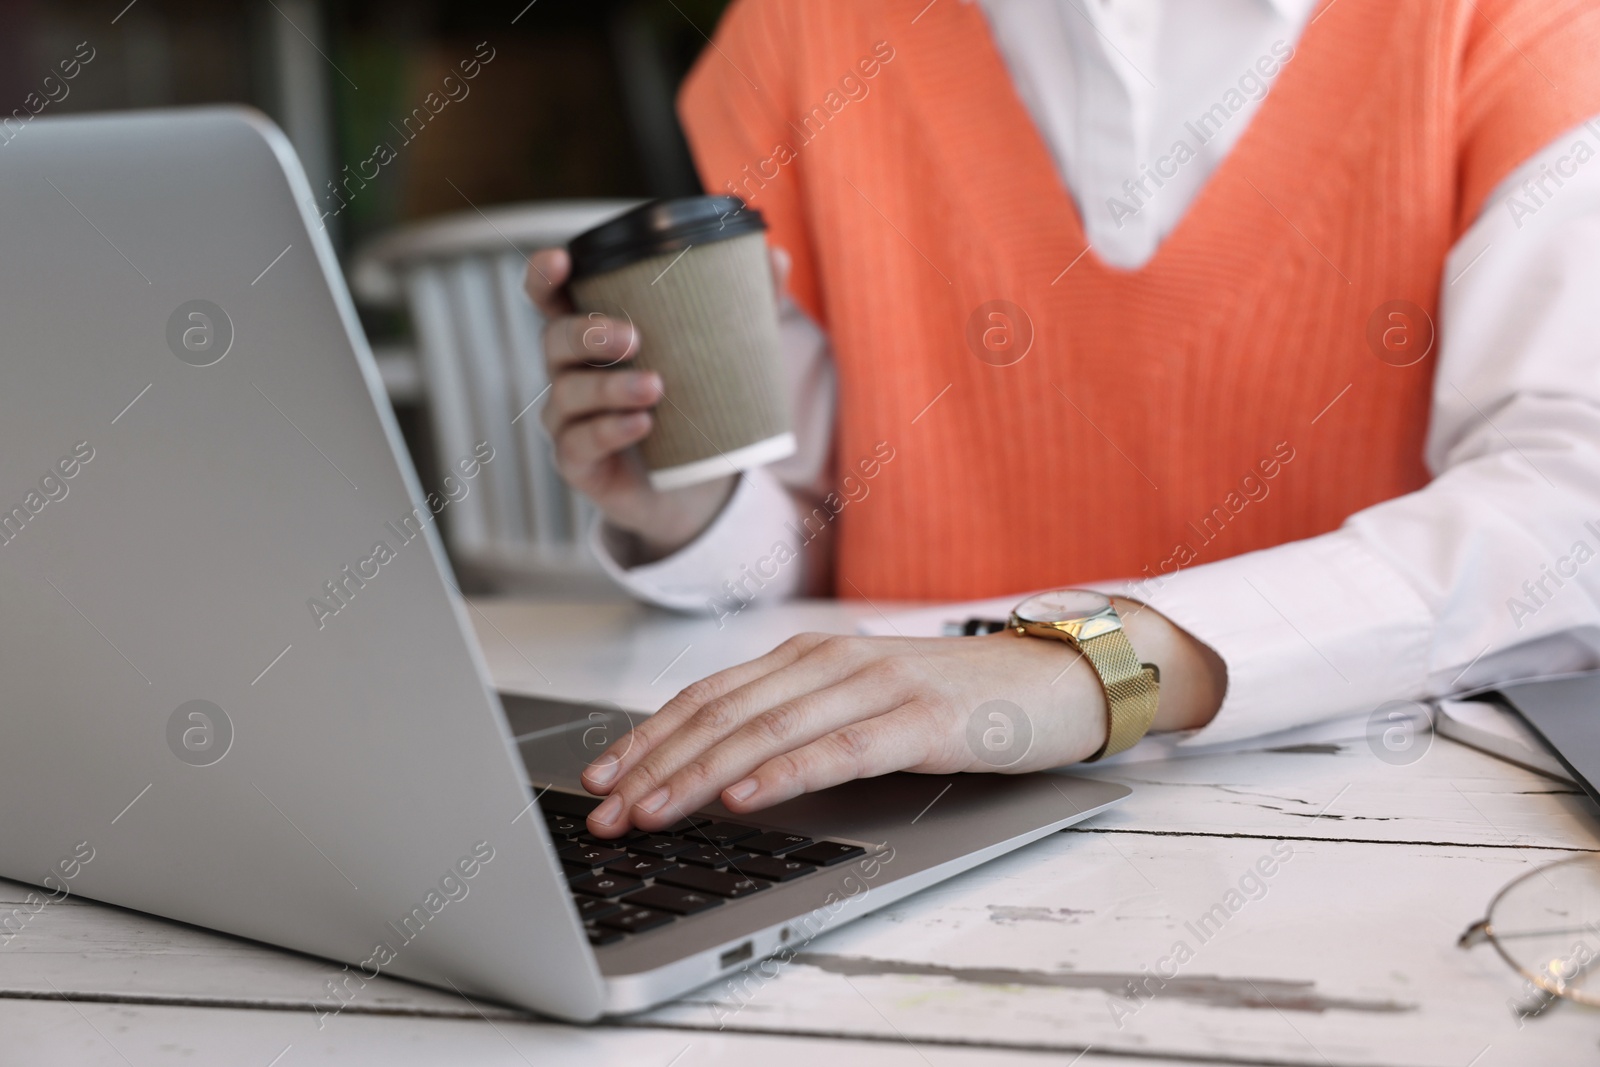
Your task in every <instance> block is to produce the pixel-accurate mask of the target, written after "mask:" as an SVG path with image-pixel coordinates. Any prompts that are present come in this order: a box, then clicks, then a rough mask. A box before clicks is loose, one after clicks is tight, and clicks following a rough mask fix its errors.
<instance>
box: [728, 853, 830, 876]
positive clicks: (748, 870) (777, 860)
mask: <svg viewBox="0 0 1600 1067" xmlns="http://www.w3.org/2000/svg"><path fill="white" fill-rule="evenodd" d="M737 870H738V873H740V874H753V875H755V876H756V877H757V878H766V879H769V880H771V881H774V882H788V881H793V880H794V879H796V878H799V877H800V876H801V875H805V874H810V873H811V872H812V871H814V870H816V867H814V866H812V865H811V864H809V863H801V862H800V861H799V860H794V859H788V858H783V857H778V856H751V857H750V858H749V859H747V860H741V861H740V863H739V866H738V868H737Z"/></svg>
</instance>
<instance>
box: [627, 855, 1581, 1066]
mask: <svg viewBox="0 0 1600 1067" xmlns="http://www.w3.org/2000/svg"><path fill="white" fill-rule="evenodd" d="M1274 845H1276V846H1277V847H1278V849H1279V850H1280V851H1279V853H1278V854H1277V856H1278V857H1279V858H1278V859H1277V860H1276V862H1275V864H1273V865H1272V870H1273V874H1272V875H1271V877H1266V878H1261V877H1260V876H1259V874H1258V875H1257V877H1258V878H1259V879H1260V881H1259V888H1258V886H1257V884H1256V882H1254V881H1251V882H1248V883H1247V885H1246V888H1247V890H1248V894H1253V895H1254V897H1255V899H1252V898H1251V896H1250V895H1248V894H1247V893H1245V892H1240V883H1241V880H1242V879H1245V878H1246V876H1247V875H1249V874H1250V872H1251V871H1252V870H1253V869H1254V868H1255V866H1256V864H1257V863H1258V861H1260V860H1261V859H1262V858H1263V857H1267V858H1269V859H1272V858H1273V857H1274V856H1275V854H1274V852H1273V846H1274ZM1284 853H1287V856H1288V858H1287V859H1286V860H1285V859H1282V858H1281V857H1282V855H1283V854H1284ZM1556 855H1561V854H1560V853H1554V854H1552V853H1548V852H1542V851H1541V852H1538V853H1534V854H1530V852H1529V851H1528V850H1521V849H1511V848H1492V847H1458V846H1436V845H1422V846H1415V845H1394V844H1365V843H1345V842H1335V841H1307V840H1299V841H1293V842H1272V841H1267V840H1259V839H1247V838H1212V837H1201V838H1196V837H1170V836H1158V835H1151V834H1129V833H1097V834H1090V833H1070V832H1069V833H1063V834H1058V835H1054V836H1052V837H1051V838H1048V839H1046V840H1044V841H1042V842H1040V843H1038V844H1036V845H1034V846H1030V847H1029V848H1028V849H1026V850H1024V851H1023V852H1021V853H1018V854H1015V855H1013V856H1010V857H1007V858H1004V859H1002V860H999V861H997V862H995V863H992V864H989V865H987V866H985V867H983V868H980V869H978V870H976V871H973V872H970V873H969V874H967V875H964V876H962V877H961V878H958V879H955V880H953V881H951V882H948V883H945V884H943V885H941V886H938V887H935V888H933V889H930V890H928V891H926V892H924V893H922V894H919V895H918V896H916V897H914V898H911V899H909V900H907V901H904V902H901V903H898V904H896V905H893V906H892V907H890V908H888V909H886V910H885V911H884V912H882V913H879V914H877V915H874V916H871V917H868V918H866V919H864V920H861V921H860V922H857V923H855V924H852V925H851V926H849V927H845V928H843V929H841V930H839V931H838V932H836V933H833V934H830V935H827V936H826V937H825V938H823V939H819V940H818V941H817V942H815V943H813V944H812V945H811V946H809V947H807V948H806V949H805V950H804V951H803V952H802V953H801V954H799V955H797V956H796V957H795V958H794V959H793V960H791V961H789V962H788V963H787V964H768V965H767V971H766V972H761V971H758V972H756V977H755V978H754V979H748V980H744V981H740V982H735V983H731V984H730V983H719V984H718V985H716V986H714V987H711V988H710V989H709V990H708V991H705V992H701V993H697V994H694V995H692V996H690V997H688V998H685V999H684V1000H683V1001H681V1002H679V1003H677V1004H675V1005H671V1006H668V1007H665V1008H662V1009H658V1010H657V1011H655V1012H653V1013H651V1014H649V1015H646V1016H644V1017H642V1019H641V1022H642V1023H644V1024H645V1025H659V1024H661V1023H667V1022H670V1023H674V1024H677V1025H681V1026H703V1027H707V1028H722V1029H740V1030H750V1031H764V1032H798V1033H814V1032H827V1033H831V1034H842V1035H865V1034H877V1035H880V1036H882V1035H889V1034H900V1035H904V1036H905V1037H907V1038H908V1039H910V1040H912V1041H915V1042H919V1043H920V1042H923V1041H950V1040H967V1041H984V1042H988V1043H992V1044H994V1045H996V1046H999V1047H1007V1046H1011V1047H1024V1048H1052V1047H1053V1048H1058V1049H1060V1050H1061V1051H1062V1053H1063V1054H1066V1053H1069V1052H1072V1051H1073V1050H1077V1049H1082V1048H1085V1047H1089V1046H1092V1047H1093V1048H1095V1049H1097V1050H1102V1051H1115V1052H1119V1053H1129V1054H1144V1055H1166V1056H1174V1057H1180V1058H1182V1057H1189V1058H1195V1059H1208V1060H1213V1061H1218V1062H1239V1063H1273V1064H1308V1065H1310V1064H1317V1065H1324V1067H1326V1065H1329V1064H1336V1065H1344V1064H1379V1063H1381V1064H1394V1065H1401V1064H1405V1065H1409V1064H1416V1065H1424V1064H1427V1065H1435V1064H1458V1065H1463V1067H1464V1065H1466V1064H1468V1063H1474V1064H1475V1065H1476V1067H1493V1065H1502V1064H1503V1065H1508V1067H1510V1065H1523V1064H1528V1063H1537V1062H1575V1056H1574V1054H1575V1053H1577V1052H1579V1051H1585V1052H1587V1053H1589V1054H1590V1055H1592V1054H1593V1052H1594V1050H1595V1048H1596V1041H1595V1036H1596V1033H1597V1032H1600V1027H1597V1025H1596V1024H1597V1022H1600V1018H1597V1016H1596V1014H1595V1013H1593V1012H1590V1011H1587V1010H1586V1009H1582V1008H1578V1007H1575V1006H1571V1005H1559V1006H1557V1007H1555V1008H1552V1009H1551V1010H1549V1011H1548V1012H1546V1013H1545V1015H1544V1016H1543V1017H1540V1018H1538V1019H1536V1020H1533V1021H1530V1022H1527V1023H1526V1024H1525V1025H1519V1021H1518V1020H1517V1019H1516V1018H1515V1017H1514V1016H1513V1014H1512V1012H1511V1010H1510V1008H1509V1007H1508V998H1512V997H1516V996H1519V995H1520V982H1519V980H1518V979H1517V978H1516V976H1515V975H1514V974H1513V973H1512V972H1511V971H1510V970H1509V969H1508V968H1506V967H1505V965H1504V964H1503V963H1502V962H1501V961H1500V960H1499V959H1498V957H1496V956H1495V955H1494V954H1493V952H1492V950H1490V949H1489V948H1487V947H1480V948H1477V949H1473V950H1462V949H1458V948H1457V947H1456V938H1457V936H1458V935H1459V934H1460V933H1461V932H1462V930H1463V929H1464V928H1465V927H1466V926H1467V925H1468V924H1469V923H1471V922H1472V921H1474V920H1476V919H1477V918H1479V917H1481V915H1482V913H1483V910H1484V907H1485V905H1486V904H1487V902H1488V900H1489V898H1490V896H1491V895H1492V894H1493V893H1494V892H1495V890H1497V889H1498V888H1499V887H1500V886H1501V885H1503V884H1504V883H1505V882H1506V881H1508V880H1510V879H1511V878H1512V877H1514V876H1516V875H1518V874H1520V873H1522V872H1523V871H1525V870H1528V869H1530V867H1531V866H1532V864H1533V863H1534V862H1536V861H1540V860H1545V859H1549V858H1552V857H1553V856H1556ZM1230 891H1232V892H1234V893H1235V894H1237V896H1236V897H1229V895H1228V894H1229V892H1230ZM1234 903H1237V907H1236V909H1235V910H1233V911H1231V912H1230V911H1229V910H1228V907H1229V905H1230V904H1234ZM1214 906H1221V908H1222V910H1221V911H1220V912H1214V911H1211V909H1212V908H1213V907H1214ZM1208 914H1210V915H1211V918H1210V919H1206V918H1205V917H1206V916H1207V915H1208ZM1180 944H1181V945H1183V946H1185V947H1184V948H1183V949H1181V950H1180V949H1179V948H1178V946H1179V945H1180ZM768 974H770V975H772V977H770V978H769V977H767V975H768ZM1163 974H1164V975H1165V976H1167V977H1168V978H1169V979H1170V980H1167V981H1165V982H1164V983H1163V982H1162V981H1161V976H1162V975H1163ZM1152 975H1155V976H1156V977H1151V976H1152ZM1141 982H1148V985H1147V986H1146V987H1145V992H1143V993H1135V992H1133V991H1131V989H1130V985H1129V983H1141ZM1475 1057H1476V1059H1475Z"/></svg>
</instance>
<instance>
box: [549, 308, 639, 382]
mask: <svg viewBox="0 0 1600 1067" xmlns="http://www.w3.org/2000/svg"><path fill="white" fill-rule="evenodd" d="M638 351H639V331H637V330H635V329H634V328H633V326H632V325H631V324H630V323H627V322H622V321H620V320H618V319H613V318H608V317H607V316H605V315H602V314H600V313H599V312H598V311H591V312H590V313H588V314H587V315H562V316H561V317H559V318H554V319H551V320H550V321H549V322H547V323H545V326H544V361H545V366H546V367H548V368H549V372H550V377H551V378H556V377H558V376H560V375H562V374H564V373H566V372H567V371H568V370H571V369H572V368H574V367H614V366H616V365H617V364H618V363H621V362H622V361H623V360H625V359H631V358H632V357H633V356H634V355H636V354H637V353H638Z"/></svg>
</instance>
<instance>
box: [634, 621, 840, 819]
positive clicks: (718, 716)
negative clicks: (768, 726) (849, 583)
mask: <svg viewBox="0 0 1600 1067" xmlns="http://www.w3.org/2000/svg"><path fill="white" fill-rule="evenodd" d="M848 641H849V639H848V638H837V637H835V638H831V639H828V640H825V641H822V642H820V643H819V644H818V645H817V647H816V648H815V649H813V650H812V651H811V652H809V653H808V654H806V655H804V656H801V657H800V658H799V659H797V660H796V661H795V662H793V663H791V664H789V665H788V666H786V667H780V668H778V669H777V670H775V671H772V672H771V673H769V674H766V675H764V676H762V677H760V678H757V679H755V680H754V681H752V682H749V683H747V684H746V685H743V686H740V687H738V688H736V689H734V690H732V691H730V692H728V693H726V694H724V695H723V696H720V697H718V698H716V699H715V700H711V701H708V702H707V703H706V704H704V705H702V706H701V708H700V709H699V710H698V711H696V712H694V713H693V714H692V715H690V716H689V717H688V718H687V719H686V720H685V721H684V722H683V723H682V724H681V725H679V726H678V728H677V729H676V730H674V731H672V733H671V734H669V735H667V736H666V737H663V738H661V739H660V740H658V741H657V742H656V744H654V745H653V746H651V748H650V749H649V750H648V751H646V752H643V753H638V754H636V755H635V756H634V758H633V761H632V762H633V766H632V767H631V768H629V769H628V770H627V771H626V772H625V773H624V774H622V775H621V777H619V778H618V780H617V782H616V784H615V785H613V786H612V789H611V792H612V795H613V796H615V797H617V798H618V800H619V801H620V806H619V808H618V809H614V810H613V812H612V813H613V814H615V815H619V816H620V817H621V818H622V819H625V820H626V821H628V822H629V823H631V824H632V825H635V826H639V825H643V824H641V823H639V822H638V821H637V819H636V816H637V815H640V814H646V815H648V814H654V813H656V812H658V811H660V810H661V808H662V807H663V806H664V805H665V804H666V802H667V800H668V799H669V798H670V793H669V792H668V791H667V783H668V781H669V779H670V778H671V777H672V776H673V775H674V774H676V773H678V772H679V771H680V770H681V769H682V768H683V767H685V766H686V765H688V764H689V763H690V762H692V761H694V760H696V759H698V758H699V757H700V756H701V755H702V754H703V753H705V751H706V750H707V749H709V748H711V747H712V746H713V745H716V744H717V743H719V742H721V741H722V740H724V739H725V738H727V737H729V736H730V735H731V734H733V733H734V732H735V731H736V730H738V729H739V728H740V727H741V726H743V725H744V724H745V723H746V722H748V721H749V720H750V719H752V718H754V717H755V716H757V715H759V714H761V713H762V712H765V711H767V710H769V709H771V708H773V707H775V706H778V705H780V704H784V703H787V702H789V701H792V700H795V699H797V698H800V697H803V696H805V695H806V694H808V693H812V692H815V691H817V690H821V689H824V688H827V687H829V686H831V685H834V684H836V683H838V682H840V681H842V680H844V679H845V678H847V677H849V676H850V675H851V674H852V673H854V672H855V670H856V667H857V665H858V663H859V660H852V659H851V654H850V652H849V651H848V649H847V642H848ZM860 644H861V643H860V642H859V641H857V642H856V645H857V646H860ZM697 780H699V779H698V776H697ZM730 780H731V779H730ZM726 784H727V782H722V783H720V785H726ZM720 785H719V788H720ZM712 795H715V790H712V791H711V792H710V793H708V794H706V797H707V799H709V797H710V796H712ZM654 821H655V820H651V823H652V825H653V824H654ZM671 821H673V820H666V822H671Z"/></svg>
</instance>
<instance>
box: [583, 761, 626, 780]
mask: <svg viewBox="0 0 1600 1067" xmlns="http://www.w3.org/2000/svg"><path fill="white" fill-rule="evenodd" d="M621 765H622V761H621V760H619V759H617V757H615V756H601V757H600V758H599V759H597V760H595V761H594V762H593V763H591V764H589V767H588V769H587V770H585V771H584V772H583V776H584V777H585V778H587V779H589V781H591V782H593V783H594V784H595V785H606V784H607V783H609V782H610V781H611V779H613V778H615V777H616V776H617V768H618V767H619V766H621Z"/></svg>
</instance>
